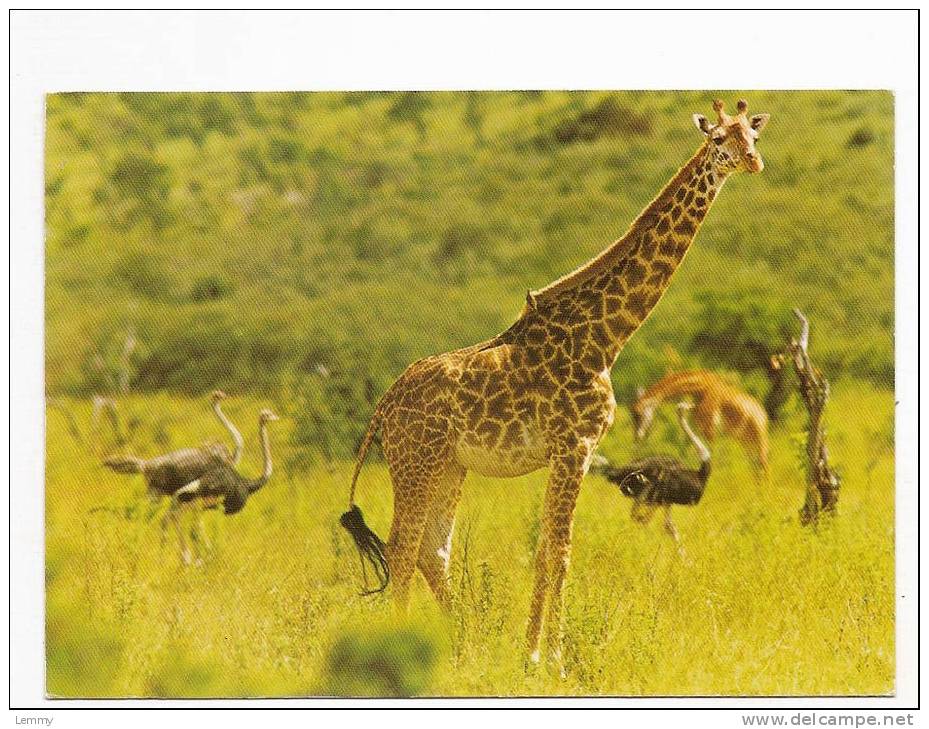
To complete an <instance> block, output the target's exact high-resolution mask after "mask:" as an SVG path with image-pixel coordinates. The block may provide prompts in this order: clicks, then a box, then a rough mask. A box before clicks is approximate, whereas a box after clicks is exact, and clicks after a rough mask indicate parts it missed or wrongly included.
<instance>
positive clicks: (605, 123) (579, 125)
mask: <svg viewBox="0 0 929 729" xmlns="http://www.w3.org/2000/svg"><path fill="white" fill-rule="evenodd" d="M651 133H652V124H651V121H650V120H649V118H648V117H647V116H645V115H644V114H639V113H637V112H636V111H634V110H632V109H629V108H628V107H625V106H622V105H620V104H619V103H618V102H617V101H616V99H614V98H613V97H612V96H608V97H607V98H605V99H604V100H603V101H601V102H600V103H599V104H597V105H596V106H595V107H594V108H593V109H588V110H586V111H583V112H581V113H580V114H578V115H577V116H575V117H574V118H572V119H566V120H564V121H563V122H561V123H560V124H558V125H557V126H556V127H555V128H554V129H553V130H552V137H553V138H554V139H555V141H556V142H557V143H558V144H575V143H577V142H594V141H596V140H598V139H600V138H601V137H619V136H648V135H649V134H651Z"/></svg>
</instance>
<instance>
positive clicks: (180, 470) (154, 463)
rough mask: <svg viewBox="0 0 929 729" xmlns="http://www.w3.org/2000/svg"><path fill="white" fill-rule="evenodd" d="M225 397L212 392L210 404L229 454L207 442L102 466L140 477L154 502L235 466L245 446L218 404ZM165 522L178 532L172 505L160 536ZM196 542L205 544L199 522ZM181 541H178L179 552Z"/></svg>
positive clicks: (121, 458) (112, 459) (116, 458)
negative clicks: (229, 439)
mask: <svg viewBox="0 0 929 729" xmlns="http://www.w3.org/2000/svg"><path fill="white" fill-rule="evenodd" d="M226 397H227V395H226V393H224V392H222V391H221V390H214V391H213V392H212V393H211V394H210V402H211V404H212V408H213V412H214V414H215V415H216V418H217V419H218V420H219V422H220V423H222V425H223V426H224V427H225V428H226V430H227V431H229V434H230V436H231V437H232V441H233V444H234V448H233V450H232V451H230V450H229V448H228V447H226V446H225V445H224V444H222V443H215V442H209V443H204V444H203V445H202V446H200V447H199V448H182V449H180V450H176V451H172V452H170V453H165V454H164V455H161V456H155V457H154V458H148V459H144V458H139V457H137V456H132V455H126V456H110V457H109V458H107V459H105V460H104V461H103V465H104V466H106V467H107V468H109V469H111V470H113V471H116V472H117V473H124V474H135V473H141V474H142V476H143V478H144V479H145V484H146V486H147V487H148V493H149V496H150V497H151V498H152V499H155V500H157V499H160V498H162V497H165V496H173V495H174V494H175V493H176V492H177V491H178V490H179V489H181V488H183V487H184V486H186V485H188V484H189V483H190V482H191V481H193V480H195V479H197V478H200V477H201V476H203V475H204V474H205V473H208V472H209V471H211V470H213V469H216V468H219V467H220V466H222V465H228V466H230V467H232V466H235V465H238V463H239V461H240V460H241V458H242V451H243V450H244V443H245V442H244V440H243V439H242V434H241V433H240V432H239V431H238V429H237V428H236V427H235V425H233V424H232V421H230V420H229V418H227V417H226V415H225V413H223V411H222V407H221V403H222V401H223V400H225V399H226ZM169 520H170V521H172V522H173V523H174V525H175V527H176V528H177V529H178V532H180V524H179V515H178V513H177V508H176V507H175V505H174V504H172V508H171V509H169V510H168V513H167V514H165V517H164V518H163V519H162V521H161V529H162V534H163V533H164V530H165V527H166V525H167V522H168V521H169ZM162 538H164V537H162ZM196 539H197V541H201V542H205V541H206V533H205V531H204V528H203V522H202V520H200V519H198V520H197V524H196ZM183 541H184V540H183V539H182V540H181V542H182V545H181V546H182V548H183ZM185 560H186V557H185Z"/></svg>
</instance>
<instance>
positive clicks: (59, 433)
mask: <svg viewBox="0 0 929 729" xmlns="http://www.w3.org/2000/svg"><path fill="white" fill-rule="evenodd" d="M266 404H268V403H266V402H257V401H251V400H233V401H230V404H229V407H228V408H227V410H228V412H229V413H230V415H231V416H232V417H233V419H234V420H235V421H236V422H237V423H239V424H240V425H242V427H243V430H244V431H245V432H246V433H247V434H248V436H249V439H248V442H247V449H248V450H247V452H246V458H245V462H244V463H243V465H242V467H241V468H242V469H243V470H244V471H254V472H257V471H258V469H259V467H260V460H259V448H258V443H257V438H256V436H255V433H254V425H250V422H251V421H253V420H255V418H256V414H257V412H258V409H259V407H260V406H262V405H266ZM66 405H67V407H69V408H71V409H72V411H73V412H74V414H75V419H76V421H77V422H78V424H79V427H81V428H82V430H83V431H85V432H86V431H87V429H88V428H87V422H88V419H89V417H90V412H89V405H88V404H86V403H84V402H83V401H77V400H72V401H68V402H67V403H66ZM123 410H124V411H125V413H130V414H132V415H134V416H135V417H137V418H138V420H139V425H138V426H137V427H136V429H135V430H134V435H133V441H132V443H131V444H130V445H129V446H128V447H129V448H131V449H132V450H134V451H136V452H139V453H142V454H153V453H157V452H162V451H163V450H165V449H166V448H169V447H178V446H180V445H185V444H194V443H198V442H200V441H202V440H204V439H206V438H219V439H222V438H223V437H224V436H223V432H222V430H221V429H220V428H219V426H218V425H217V424H216V423H215V421H214V420H213V419H212V416H211V415H210V414H209V412H208V408H207V407H206V404H205V402H204V401H203V400H196V401H190V400H182V399H176V398H168V397H165V396H159V397H146V398H141V397H135V398H130V399H128V400H127V401H126V402H125V404H124V405H123ZM786 415H787V418H786V421H785V423H784V424H783V426H782V428H781V429H780V430H778V431H777V432H775V433H774V435H773V438H772V469H771V480H770V483H769V484H768V485H767V486H762V485H759V484H756V483H755V481H754V479H753V476H752V467H751V464H750V463H749V461H748V459H747V458H746V457H745V456H744V455H743V453H742V452H741V451H740V450H739V449H738V447H737V446H735V444H733V443H731V442H727V441H725V440H722V441H719V442H718V443H717V445H716V447H715V448H714V462H713V475H712V478H711V480H710V483H709V486H708V489H707V492H706V495H705V497H704V499H703V501H702V502H701V503H700V504H699V505H698V506H697V507H695V508H678V509H676V510H675V519H676V522H677V524H678V527H679V530H680V532H681V534H682V536H683V543H684V546H685V549H686V551H687V557H686V559H684V560H683V561H682V560H681V559H679V557H678V555H677V552H676V550H675V549H674V547H673V545H672V544H671V542H670V540H669V539H668V538H667V536H665V535H664V533H663V532H662V530H661V528H660V525H659V524H658V523H657V522H658V520H657V519H656V523H655V524H652V525H650V526H649V527H646V528H642V527H640V526H638V525H635V524H634V523H632V521H631V520H630V518H629V513H628V512H629V506H630V504H629V501H628V500H627V499H625V498H623V497H622V496H620V495H619V493H618V492H617V490H616V489H615V487H612V486H610V485H609V484H607V483H606V482H604V481H603V480H601V479H599V478H595V477H588V479H587V482H586V483H585V485H584V488H583V490H582V493H581V497H580V500H579V503H578V508H577V516H576V521H575V532H574V535H575V536H574V551H573V557H572V565H571V570H570V574H569V579H568V583H567V588H566V602H567V607H566V613H565V632H566V642H567V649H566V663H567V669H568V676H567V678H566V679H564V680H561V679H559V678H558V677H557V676H556V675H553V674H550V673H547V672H546V671H528V672H527V671H526V670H525V667H524V665H523V633H524V630H525V620H526V617H527V614H528V606H529V598H530V590H531V585H532V564H533V561H532V555H533V549H534V546H535V539H536V535H537V533H538V518H539V514H540V508H541V498H542V493H543V488H544V480H545V472H544V471H541V472H538V473H535V474H531V475H529V476H526V477H523V478H518V479H509V480H495V479H487V478H482V477H479V476H475V475H473V474H471V475H469V476H468V480H467V481H466V486H465V494H464V498H463V501H462V504H461V508H460V510H459V514H458V522H457V526H456V537H455V540H456V541H455V545H454V549H453V556H452V591H453V594H454V598H455V607H454V610H453V611H452V613H451V614H450V615H447V616H445V615H442V614H441V613H440V612H439V610H438V608H437V607H436V605H435V603H434V601H433V599H432V597H431V595H430V594H429V591H428V589H427V587H426V586H425V584H424V583H423V582H422V580H421V579H419V578H417V586H416V589H415V590H414V597H413V604H412V608H411V614H410V616H409V618H408V619H406V620H403V619H400V618H398V617H396V616H394V613H393V610H392V608H391V606H390V604H389V602H388V600H387V599H385V598H362V597H359V595H358V592H359V590H360V588H361V575H360V571H359V566H358V559H357V555H356V553H355V552H354V548H353V547H352V545H351V543H350V541H349V539H348V538H347V537H346V535H345V534H344V533H343V532H342V530H341V528H340V527H339V526H338V524H337V521H338V516H339V514H340V513H341V512H342V511H343V510H344V507H345V503H346V498H347V488H348V480H349V476H350V473H351V467H352V464H351V463H349V462H341V461H337V462H335V463H333V464H332V469H331V470H329V469H326V468H324V467H321V466H320V467H314V468H311V469H309V470H306V471H301V470H299V469H297V468H295V467H289V466H283V465H279V467H278V469H277V471H276V473H275V475H274V477H273V478H272V480H271V482H270V484H269V485H268V486H267V487H265V489H264V490H263V491H261V492H260V493H258V494H256V495H255V496H254V497H253V499H252V500H250V501H249V504H248V506H247V508H246V509H245V510H244V511H243V512H242V513H241V514H239V515H237V516H234V517H223V516H222V515H221V514H219V513H214V512H211V513H207V514H206V516H205V519H206V523H207V530H208V532H209V533H210V535H211V537H212V540H213V542H214V547H213V549H214V553H213V557H212V558H211V559H209V560H207V562H206V564H205V565H204V566H203V567H202V568H189V567H187V568H185V567H183V566H182V565H181V563H180V560H179V557H178V553H177V544H176V541H175V540H174V537H173V535H172V534H169V537H168V540H167V542H166V544H165V545H162V544H161V538H160V530H159V527H158V519H159V516H160V513H156V514H155V515H154V517H152V518H151V519H148V510H149V507H148V504H147V501H146V499H145V498H144V495H143V488H142V483H141V479H140V478H139V477H126V476H119V475H116V474H113V473H111V472H109V471H106V470H104V469H103V468H102V467H101V466H100V465H99V461H98V458H97V457H96V456H95V455H93V454H92V453H90V452H89V450H88V447H87V445H86V444H85V445H80V444H78V443H77V442H76V441H75V440H74V439H73V437H72V436H71V434H70V433H69V430H68V426H67V423H66V421H65V419H64V418H63V417H62V416H61V415H60V413H58V412H57V411H51V410H50V411H49V413H48V466H47V469H48V470H47V473H48V486H47V499H46V504H47V520H46V535H47V567H46V569H47V573H46V584H47V595H48V602H47V649H48V691H49V692H50V693H51V694H52V695H56V696H219V695H222V696H286V695H300V696H303V695H408V694H413V695H507V696H508V695H527V694H533V695H551V694H559V695H562V694H567V695H590V694H594V695H605V694H610V695H635V696H640V695H656V694H661V695H666V694H672V695H691V694H712V695H717V694H720V695H730V694H740V695H743V694H749V695H756V694H757V695H775V694H777V695H803V694H829V695H845V694H887V693H889V692H892V691H893V689H894V578H893V575H894V511H893V509H894V497H893V494H894V490H893V453H892V448H891V446H890V445H889V440H890V438H891V434H892V415H893V397H892V395H891V394H890V393H889V392H887V391H881V390H875V389H873V388H871V387H870V386H866V385H860V384H855V383H853V382H849V381H839V382H836V383H834V394H833V399H832V400H831V402H830V404H829V409H828V417H827V424H828V428H829V431H828V438H829V444H830V449H831V454H832V458H833V460H834V463H835V465H836V467H837V469H838V470H839V472H840V473H841V475H842V477H843V487H842V494H841V501H840V508H839V513H838V516H837V517H836V518H835V519H832V520H827V521H826V522H825V523H823V524H822V525H821V527H820V528H819V529H818V530H813V529H808V528H802V527H800V526H799V524H798V522H797V518H796V517H797V511H798V509H799V508H800V506H801V504H802V502H803V493H804V491H803V469H802V461H800V457H801V454H800V451H801V450H802V449H801V448H800V447H798V446H797V443H796V442H795V441H796V439H797V437H798V434H800V433H802V430H803V427H804V424H805V416H804V414H803V413H802V412H800V411H799V410H798V409H797V408H796V407H795V403H792V404H791V405H789V406H788V408H787V410H786ZM158 423H160V425H156V424H158ZM274 425H277V426H280V427H278V428H276V429H275V430H274V431H273V432H272V448H273V452H274V455H275V460H276V462H277V463H278V464H286V463H288V462H289V461H291V460H293V454H292V452H291V448H292V446H291V445H290V442H289V441H290V439H289V437H288V436H289V434H288V429H289V428H290V427H292V425H293V423H292V421H290V420H288V419H285V420H283V421H281V422H279V423H275V424H274ZM155 432H160V433H161V443H160V444H156V443H155V442H154V433H155ZM102 437H103V447H104V448H111V447H113V445H112V443H111V442H109V441H108V440H107V439H108V438H109V437H110V436H109V434H108V433H107V432H106V431H104V432H103V434H102ZM630 441H631V425H630V424H629V422H628V418H626V417H625V416H624V413H623V412H622V411H621V412H620V413H619V414H618V417H617V422H616V425H615V426H614V428H613V431H612V432H611V433H610V435H609V436H608V438H607V440H606V441H605V443H604V445H603V451H604V452H606V453H608V454H609V455H610V457H612V458H615V459H617V460H623V459H625V458H628V457H631V456H632V455H633V448H632V446H631V443H630ZM646 451H647V452H669V453H676V454H680V455H681V457H682V458H685V459H691V460H692V459H693V456H692V453H690V452H689V451H688V450H686V449H685V448H684V446H683V443H682V441H681V439H680V438H679V437H678V436H677V434H676V433H675V431H674V430H673V429H672V428H671V426H670V423H668V424H667V427H664V428H663V427H660V426H659V427H658V428H656V431H655V432H654V433H653V437H652V441H651V442H650V443H649V444H648V445H647V446H646V447H644V448H643V449H641V450H640V451H637V453H644V452H646ZM358 499H359V503H360V504H361V505H362V507H363V508H364V510H365V513H366V516H367V517H368V519H369V521H370V523H371V524H372V525H373V527H374V528H375V529H376V530H377V531H378V532H379V533H380V534H381V535H382V536H384V535H386V532H387V529H388V526H389V520H390V513H391V490H390V485H389V479H388V476H387V473H386V470H385V468H384V467H383V466H382V465H380V464H379V463H377V462H376V461H375V462H373V463H369V464H368V465H366V467H365V470H364V471H363V474H362V478H361V482H360V485H359V492H358ZM99 505H104V506H107V507H109V508H112V509H114V510H115V512H108V511H102V512H95V513H92V514H89V513H88V512H89V511H90V510H91V509H93V508H94V507H96V506H99Z"/></svg>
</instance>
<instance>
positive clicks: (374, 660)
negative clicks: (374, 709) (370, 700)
mask: <svg viewBox="0 0 929 729" xmlns="http://www.w3.org/2000/svg"><path fill="white" fill-rule="evenodd" d="M437 652H438V651H437V648H436V645H435V643H434V641H433V639H432V638H431V637H430V636H429V635H427V634H426V633H425V631H421V630H417V629H414V628H412V627H400V628H389V627H379V628H368V629H363V630H362V629H359V630H357V631H353V632H352V633H350V634H347V635H343V636H342V637H341V638H339V639H338V640H337V641H336V643H335V645H333V646H332V648H331V649H330V651H329V656H328V658H327V659H326V667H325V678H324V684H323V687H322V690H321V693H323V694H327V695H331V696H419V695H422V694H424V693H425V692H426V690H427V689H428V687H429V683H430V681H431V679H432V674H433V672H434V670H435V663H436V656H437Z"/></svg>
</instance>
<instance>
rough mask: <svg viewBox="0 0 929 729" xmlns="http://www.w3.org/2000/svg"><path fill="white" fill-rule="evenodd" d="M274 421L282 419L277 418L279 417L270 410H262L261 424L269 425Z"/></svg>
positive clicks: (259, 417)
mask: <svg viewBox="0 0 929 729" xmlns="http://www.w3.org/2000/svg"><path fill="white" fill-rule="evenodd" d="M272 420H280V418H279V417H277V415H275V414H274V413H273V412H271V411H270V410H268V408H265V409H264V410H262V411H261V412H260V413H258V422H259V423H262V424H264V423H269V422H271V421H272Z"/></svg>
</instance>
